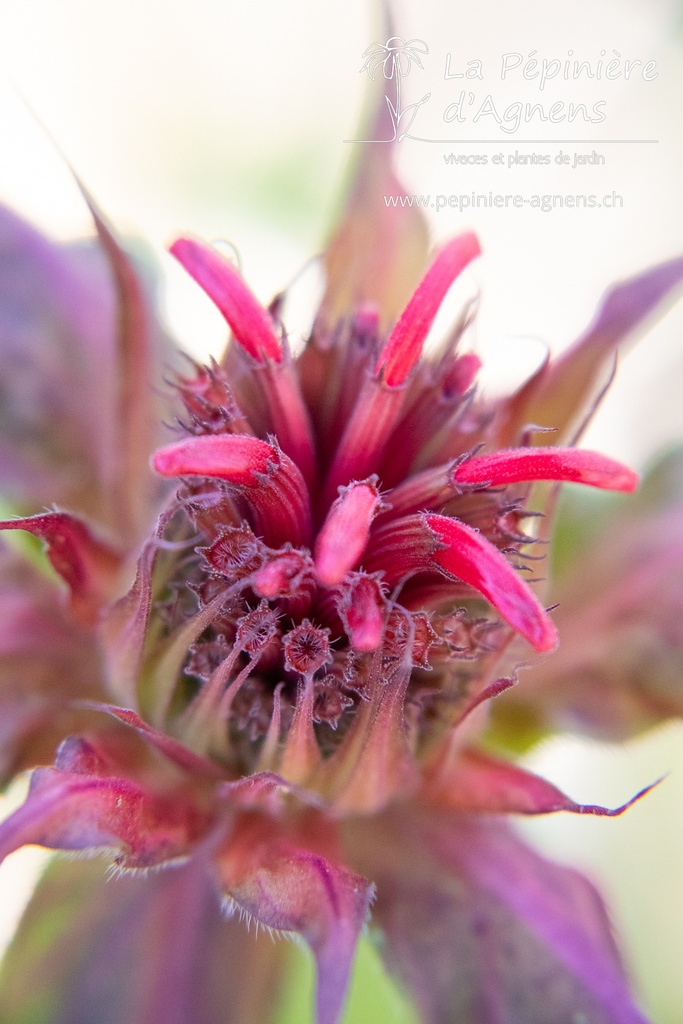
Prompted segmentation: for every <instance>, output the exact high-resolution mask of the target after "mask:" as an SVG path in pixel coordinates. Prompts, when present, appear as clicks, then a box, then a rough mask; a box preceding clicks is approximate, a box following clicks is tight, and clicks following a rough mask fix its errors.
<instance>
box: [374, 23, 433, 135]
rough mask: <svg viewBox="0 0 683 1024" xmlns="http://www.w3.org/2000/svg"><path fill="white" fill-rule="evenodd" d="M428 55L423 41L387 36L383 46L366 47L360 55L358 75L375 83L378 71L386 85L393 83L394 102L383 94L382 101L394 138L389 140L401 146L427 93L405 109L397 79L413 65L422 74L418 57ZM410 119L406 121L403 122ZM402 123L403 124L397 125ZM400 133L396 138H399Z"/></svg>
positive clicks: (380, 44) (376, 44)
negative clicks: (363, 61)
mask: <svg viewBox="0 0 683 1024" xmlns="http://www.w3.org/2000/svg"><path fill="white" fill-rule="evenodd" d="M425 53H429V47H428V46H427V44H426V43H425V41H424V40H423V39H409V40H408V41H407V42H406V40H405V39H404V38H403V36H390V38H389V39H387V41H386V43H370V45H369V46H368V48H367V49H366V50H365V52H364V53H363V57H365V63H364V64H363V67H362V68H361V69H360V73H361V74H362V73H363V72H364V71H367V73H368V74H369V76H370V78H371V79H372V80H373V82H374V80H375V73H376V71H377V69H378V68H380V67H381V68H382V74H383V75H384V77H385V78H386V79H387V80H388V81H393V82H394V98H393V100H392V98H391V96H389V95H388V94H385V96H384V98H385V100H386V101H387V106H388V107H389V115H390V117H391V124H392V126H393V129H394V135H393V138H392V139H391V140H388V141H392V142H393V141H394V139H398V141H399V142H401V141H402V140H403V139H405V137H406V135H407V134H408V132H409V131H410V127H411V125H412V123H413V121H414V120H415V117H416V115H417V112H418V110H419V109H420V107H421V106H422V104H423V103H426V102H427V100H428V99H429V97H430V96H431V93H430V92H428V93H426V94H425V95H424V96H423V97H422V99H421V100H418V101H417V103H409V104H408V106H406V107H402V106H401V79H402V78H403V77H405V75H407V74H408V73H409V71H410V69H411V67H412V65H413V63H415V64H417V66H418V67H419V68H422V70H423V71H424V64H423V63H422V61H421V60H420V54H425ZM407 115H410V116H409V118H408V120H407V121H406V120H405V118H406V116H407ZM402 121H403V124H401V122H402ZM399 130H400V134H399Z"/></svg>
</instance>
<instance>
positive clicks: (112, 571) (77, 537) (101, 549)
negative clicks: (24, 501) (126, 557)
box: [0, 512, 120, 625]
mask: <svg viewBox="0 0 683 1024" xmlns="http://www.w3.org/2000/svg"><path fill="white" fill-rule="evenodd" d="M0 530H26V531H27V532H28V533H32V534H33V536H34V537H39V538H40V539H41V540H42V541H44V543H45V545H46V549H47V556H48V558H49V559H50V562H51V564H52V567H53V569H54V570H55V572H57V573H58V574H59V575H60V576H61V577H62V579H63V580H64V582H65V583H66V584H67V586H68V587H69V592H70V598H71V610H72V612H73V613H74V616H75V618H76V619H78V621H80V622H83V623H84V624H86V625H92V624H93V623H94V622H95V621H96V620H97V616H98V614H99V611H100V609H101V607H102V606H103V605H104V604H105V603H106V602H107V599H108V597H109V595H110V594H111V591H112V588H113V587H114V585H115V582H116V577H117V572H118V568H119V564H120V556H119V555H118V553H117V552H116V551H114V550H113V548H111V547H110V546H109V545H108V544H105V543H104V542H103V541H101V540H99V539H98V538H97V537H95V536H94V535H93V533H92V532H91V531H90V530H89V528H88V527H87V526H86V525H85V523H84V522H82V521H81V520H80V519H77V518H76V517H75V516H72V515H69V514H68V513H67V512H44V513H42V515H37V516H27V517H25V518H23V519H7V520H5V521H4V522H0Z"/></svg>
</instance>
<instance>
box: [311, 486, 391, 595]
mask: <svg viewBox="0 0 683 1024" xmlns="http://www.w3.org/2000/svg"><path fill="white" fill-rule="evenodd" d="M379 505H380V497H379V492H378V490H377V487H376V486H375V482H373V481H372V480H368V481H365V482H363V483H352V484H349V486H348V487H346V488H345V489H344V490H343V492H342V493H341V494H340V495H339V497H338V498H337V500H336V501H335V502H334V504H333V505H332V507H331V508H330V510H329V512H328V513H327V518H326V519H325V522H324V523H323V525H322V527H321V530H320V533H319V534H318V539H317V542H316V545H315V567H316V570H317V573H318V577H319V578H320V580H321V581H322V582H323V583H325V584H326V585H327V586H328V587H333V586H334V585H335V584H337V583H341V581H342V580H343V579H344V576H345V575H346V573H347V572H348V571H349V569H352V568H353V567H354V566H355V565H356V564H357V562H358V561H359V559H360V558H361V555H362V554H363V552H364V551H365V547H366V545H367V542H368V537H369V535H370V524H371V523H372V520H373V518H374V517H375V515H376V513H377V510H378V508H379Z"/></svg>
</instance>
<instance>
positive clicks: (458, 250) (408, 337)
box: [375, 232, 481, 387]
mask: <svg viewBox="0 0 683 1024" xmlns="http://www.w3.org/2000/svg"><path fill="white" fill-rule="evenodd" d="M480 253H481V248H480V245H479V240H478V238H477V236H476V235H475V234H474V233H472V232H467V233H466V234H464V235H458V237H457V238H453V239H451V241H450V242H447V243H446V244H445V245H444V246H443V247H442V248H441V249H440V250H439V251H438V252H437V254H436V256H435V258H434V260H433V262H432V264H431V266H430V267H429V269H428V270H427V273H426V274H425V276H424V277H423V278H422V281H421V282H420V284H419V285H418V287H417V289H416V290H415V292H414V294H413V297H412V298H411V299H410V302H409V303H408V305H407V306H406V308H405V309H404V310H403V313H402V314H401V317H400V319H399V321H398V323H397V324H396V326H395V327H394V329H393V331H392V332H391V334H390V336H389V339H388V341H387V343H386V345H385V346H384V349H383V350H382V352H381V353H380V355H379V358H378V360H377V364H376V366H375V375H376V376H379V375H380V373H381V374H383V377H384V381H385V382H386V384H388V385H389V387H398V386H399V385H400V384H403V383H404V381H405V380H406V378H407V376H408V374H409V373H410V371H411V370H412V369H413V367H414V366H415V364H416V363H417V361H418V360H419V358H420V356H421V354H422V346H423V344H424V341H425V338H426V337H427V334H428V332H429V329H430V327H431V326H432V324H433V323H434V319H435V317H436V314H437V313H438V311H439V307H440V305H441V303H442V302H443V300H444V298H445V296H446V293H447V291H448V289H449V288H450V286H451V285H452V284H453V282H454V281H455V279H456V277H458V275H459V274H460V273H461V272H462V271H463V270H464V269H465V267H466V266H467V265H468V263H471V261H472V260H473V259H474V258H475V257H476V256H479V254H480Z"/></svg>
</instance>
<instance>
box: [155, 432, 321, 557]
mask: <svg viewBox="0 0 683 1024" xmlns="http://www.w3.org/2000/svg"><path fill="white" fill-rule="evenodd" d="M152 465H153V466H154V468H155V469H156V471H157V473H160V474H161V475H162V476H208V477H216V478H217V479H219V480H226V481H228V483H230V484H233V485H234V486H235V488H237V489H238V490H239V492H240V493H241V494H242V495H243V496H244V497H245V498H246V500H247V501H248V502H249V504H250V506H251V508H252V511H253V513H254V517H255V520H256V522H255V524H254V527H255V529H256V532H257V533H258V534H260V535H262V536H263V537H264V539H265V540H266V543H268V544H270V545H272V546H278V545H280V544H283V543H285V542H286V541H290V542H291V543H292V544H294V545H298V544H305V543H306V542H307V541H308V540H309V535H310V530H311V509H310V501H309V496H308V488H307V487H306V484H305V482H304V479H303V477H302V475H301V473H300V471H299V469H298V468H297V466H296V465H295V463H294V462H292V460H291V459H290V458H289V457H288V456H287V455H285V454H284V453H283V452H281V451H280V450H279V449H278V448H277V447H276V446H275V445H273V444H268V443H267V442H266V441H260V440H259V439H258V438H256V437H251V436H250V435H248V434H204V435H202V436H200V437H189V438H186V439H185V440H182V441H177V442H175V444H170V445H168V446H167V447H166V448H161V449H160V450H159V451H157V452H155V453H154V456H153V458H152Z"/></svg>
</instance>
